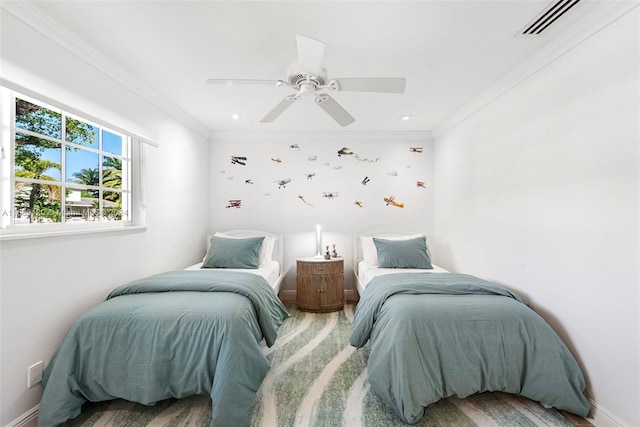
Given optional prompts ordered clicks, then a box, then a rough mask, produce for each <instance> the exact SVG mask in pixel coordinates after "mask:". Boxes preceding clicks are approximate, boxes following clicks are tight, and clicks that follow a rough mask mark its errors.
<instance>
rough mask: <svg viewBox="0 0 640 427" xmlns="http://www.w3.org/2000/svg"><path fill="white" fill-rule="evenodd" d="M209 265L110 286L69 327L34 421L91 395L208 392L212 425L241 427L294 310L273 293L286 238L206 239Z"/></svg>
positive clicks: (237, 235) (56, 418)
mask: <svg viewBox="0 0 640 427" xmlns="http://www.w3.org/2000/svg"><path fill="white" fill-rule="evenodd" d="M207 242H208V248H207V255H206V257H205V259H204V260H203V262H201V263H199V264H196V265H194V266H191V267H189V268H187V269H185V270H183V271H174V272H168V273H163V274H159V275H155V276H152V277H148V278H145V279H142V280H136V281H134V282H131V283H129V284H127V285H124V286H121V287H119V288H116V289H114V290H113V291H112V292H111V294H110V295H109V296H108V297H107V300H106V301H105V302H103V303H101V304H100V305H98V306H97V307H95V308H93V309H92V310H90V311H88V312H87V313H85V314H84V315H82V316H81V317H80V318H79V319H78V320H77V321H76V322H74V324H73V326H72V327H71V329H70V330H69V332H68V333H67V335H66V337H65V338H64V340H63V342H62V344H61V345H60V347H59V349H58V351H57V352H56V354H55V355H54V357H53V358H52V360H51V362H50V363H49V365H48V366H47V369H46V370H45V373H44V378H43V384H44V385H45V389H44V395H43V398H42V401H41V403H40V407H39V411H38V412H39V413H38V424H39V425H40V426H54V425H59V424H62V423H64V422H65V421H66V420H68V419H70V418H74V417H76V416H78V415H79V414H80V411H81V407H82V405H83V404H84V403H85V402H86V401H104V400H111V399H116V398H121V399H125V400H129V401H134V402H139V403H142V404H153V403H155V402H157V401H160V400H164V399H168V398H172V397H173V398H181V397H186V396H190V395H194V394H208V395H210V396H211V399H212V421H211V425H212V426H232V425H233V426H236V425H237V426H240V425H244V424H245V423H246V417H247V414H248V413H249V409H250V407H251V404H252V403H253V400H254V398H255V394H256V392H257V391H258V389H259V387H260V385H261V383H262V380H263V378H264V376H265V375H266V373H267V371H268V370H269V368H270V365H269V362H268V360H267V358H266V357H265V355H264V354H263V352H262V350H261V348H260V343H261V342H262V340H263V339H264V340H265V341H266V344H267V345H268V346H271V345H273V343H274V341H275V339H276V336H277V330H278V327H279V326H280V325H281V324H282V322H283V321H284V320H285V319H286V318H287V317H288V316H289V314H288V313H287V311H286V309H285V307H284V306H283V305H282V303H281V302H280V300H279V299H278V297H277V294H278V290H279V287H280V284H281V282H282V277H283V273H282V236H277V235H274V234H271V233H266V232H261V231H251V230H248V231H247V230H236V231H231V232H226V233H225V234H218V233H217V234H216V235H213V236H208V237H207Z"/></svg>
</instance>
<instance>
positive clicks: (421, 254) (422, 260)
mask: <svg viewBox="0 0 640 427" xmlns="http://www.w3.org/2000/svg"><path fill="white" fill-rule="evenodd" d="M373 243H374V244H375V245H376V250H377V252H378V267H380V268H425V269H429V268H433V267H432V266H431V260H430V259H429V255H427V239H426V238H425V237H424V236H422V237H417V238H415V239H409V240H386V239H378V238H376V237H374V238H373Z"/></svg>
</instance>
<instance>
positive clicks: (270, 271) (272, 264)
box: [185, 261, 282, 293]
mask: <svg viewBox="0 0 640 427" xmlns="http://www.w3.org/2000/svg"><path fill="white" fill-rule="evenodd" d="M201 268H202V262H199V263H197V264H194V265H192V266H189V267H187V268H185V270H200V269H201ZM204 270H224V271H244V272H247V273H253V274H257V275H259V276H262V277H264V278H265V280H266V281H267V282H268V283H269V284H270V285H271V287H272V288H273V290H274V291H275V292H276V293H278V290H279V287H280V283H281V282H282V280H280V279H281V278H280V263H279V262H278V261H269V262H268V263H267V264H265V265H261V266H260V267H259V268H257V269H253V268H206V269H204Z"/></svg>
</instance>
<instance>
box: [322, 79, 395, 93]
mask: <svg viewBox="0 0 640 427" xmlns="http://www.w3.org/2000/svg"><path fill="white" fill-rule="evenodd" d="M335 80H336V81H337V82H338V88H337V90H339V91H343V92H386V93H403V92H404V88H405V86H406V80H405V78H404V77H361V78H345V79H335Z"/></svg>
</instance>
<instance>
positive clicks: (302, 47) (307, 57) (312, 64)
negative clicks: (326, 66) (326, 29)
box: [296, 34, 324, 75]
mask: <svg viewBox="0 0 640 427" xmlns="http://www.w3.org/2000/svg"><path fill="white" fill-rule="evenodd" d="M296 41H297V45H298V66H299V67H300V68H301V69H302V71H306V72H307V73H310V74H314V75H318V74H320V72H321V71H322V57H323V56H324V43H323V42H321V41H320V40H316V39H313V38H311V37H307V36H303V35H300V34H298V35H297V36H296Z"/></svg>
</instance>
